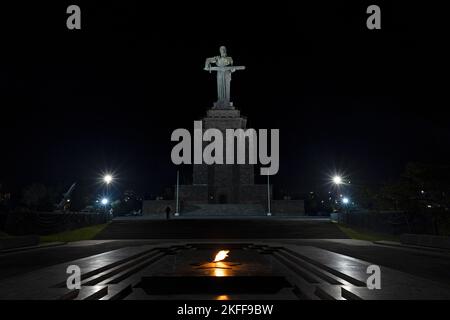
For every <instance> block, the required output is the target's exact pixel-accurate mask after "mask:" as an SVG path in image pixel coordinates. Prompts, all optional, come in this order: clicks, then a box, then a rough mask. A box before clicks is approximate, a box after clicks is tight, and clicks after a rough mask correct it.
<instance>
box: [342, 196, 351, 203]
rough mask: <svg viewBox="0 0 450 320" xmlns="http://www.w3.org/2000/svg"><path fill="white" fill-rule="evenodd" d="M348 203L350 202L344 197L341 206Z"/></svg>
mask: <svg viewBox="0 0 450 320" xmlns="http://www.w3.org/2000/svg"><path fill="white" fill-rule="evenodd" d="M349 202H350V200H349V199H348V198H345V197H344V198H343V199H342V203H343V204H348V203H349Z"/></svg>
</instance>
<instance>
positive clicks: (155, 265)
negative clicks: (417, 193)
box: [0, 218, 450, 300]
mask: <svg viewBox="0 0 450 320" xmlns="http://www.w3.org/2000/svg"><path fill="white" fill-rule="evenodd" d="M97 238H98V239H97V240H89V241H78V242H72V243H66V244H64V243H59V244H55V245H54V246H48V247H42V248H34V249H28V250H19V251H10V252H2V253H0V290H1V292H3V298H6V299H11V298H14V299H16V298H27V299H61V298H62V299H93V298H99V299H100V298H101V299H152V300H155V299H156V300H158V299H186V298H189V297H191V298H201V299H215V298H216V297H217V296H218V295H217V292H216V291H214V290H216V289H217V288H220V286H222V285H223V286H225V287H226V288H227V289H226V290H228V291H227V292H228V293H229V298H230V299H255V298H256V299H288V300H290V299H294V300H295V299H338V300H341V299H431V298H434V299H449V298H450V276H449V273H448V270H449V268H450V252H448V251H445V250H437V249H430V248H414V247H409V246H404V245H401V244H393V243H382V242H381V243H378V242H377V243H374V242H370V241H362V240H352V239H348V238H347V237H346V236H345V234H343V233H342V232H341V231H340V229H339V228H338V227H337V226H336V225H335V224H333V223H331V222H329V221H327V220H325V219H295V220H293V219H290V220H285V219H272V220H268V219H261V218H258V219H253V220H252V219H241V220H231V219H223V220H219V219H210V220H198V219H197V220H194V219H192V220H183V219H179V220H171V221H164V220H160V221H154V220H153V221H152V220H136V221H130V220H127V221H124V220H116V221H113V222H112V223H111V224H110V225H109V226H108V227H107V228H105V229H104V230H103V232H101V233H100V234H98V236H97ZM221 248H222V249H223V248H227V249H229V250H230V258H229V263H230V266H231V267H227V268H225V269H221V268H219V269H216V268H212V269H205V270H204V271H202V267H201V266H202V264H203V265H205V263H206V264H207V262H208V259H210V258H211V256H212V255H213V253H214V252H216V251H217V250H218V249H221ZM202 261H203V262H202ZM30 262H32V263H30ZM72 264H76V265H80V267H82V270H83V274H85V276H83V279H84V280H83V283H84V285H83V287H82V289H81V291H79V292H76V293H74V292H73V291H70V290H68V289H67V288H65V287H64V285H62V284H64V279H65V278H66V277H67V274H66V272H65V270H66V267H67V266H68V265H72ZM371 264H376V265H378V266H380V268H381V270H382V272H383V273H382V274H383V280H382V281H383V282H382V283H383V287H382V290H368V289H367V288H366V287H365V283H364V281H365V280H364V279H366V278H367V274H366V270H365V268H366V267H367V266H368V265H371ZM227 269H230V270H227ZM217 270H219V271H217ZM202 272H203V273H205V272H213V274H212V275H210V276H209V277H213V278H208V275H207V274H203V277H205V276H206V278H202V279H201V280H205V281H202V282H199V287H198V288H197V286H192V283H196V280H195V279H197V278H195V277H197V276H202ZM214 272H219V273H214ZM229 272H231V273H229ZM193 276H194V278H192V277H193ZM217 276H219V277H222V276H228V277H237V278H236V279H238V278H239V277H240V278H239V279H241V278H242V276H244V278H242V279H243V280H242V281H243V282H241V283H242V286H243V287H242V288H238V287H239V286H238V287H236V284H235V283H234V282H233V281H229V280H233V279H231V278H229V279H223V280H220V281H219V280H217V279H216V277H217ZM206 280H208V281H206ZM244 280H245V281H244ZM199 281H200V280H199ZM217 281H219V282H217ZM261 281H267V282H268V283H269V284H270V286H269V287H260V282H261ZM163 283H165V284H167V287H165V286H162V284H163ZM171 283H172V284H173V285H170V284H171ZM177 283H178V284H180V286H181V287H180V286H178V285H175V284H177ZM12 284H14V286H13V285H12ZM210 286H212V289H211V288H210ZM25 287H26V288H27V290H25ZM202 288H204V289H205V290H206V289H207V290H206V291H205V292H202V290H203V289H202ZM214 288H216V289H214ZM292 288H293V289H292ZM194 289H195V290H194ZM217 290H218V289H217ZM224 290H225V289H224ZM236 290H238V291H236ZM246 290H247V291H246ZM271 290H272V291H271ZM191 291H192V292H191ZM266 291H267V292H266Z"/></svg>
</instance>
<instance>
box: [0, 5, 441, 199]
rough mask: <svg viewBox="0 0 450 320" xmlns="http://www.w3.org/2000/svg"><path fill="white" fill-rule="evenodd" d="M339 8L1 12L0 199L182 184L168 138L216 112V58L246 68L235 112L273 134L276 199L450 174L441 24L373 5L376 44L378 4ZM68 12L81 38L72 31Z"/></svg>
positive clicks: (236, 90) (418, 13) (236, 84)
mask: <svg viewBox="0 0 450 320" xmlns="http://www.w3.org/2000/svg"><path fill="white" fill-rule="evenodd" d="M335 2H336V1H335ZM341 2H344V1H341ZM345 2H346V4H344V3H341V4H337V3H334V4H333V2H331V3H325V2H319V1H318V2H315V4H314V5H305V4H303V2H302V4H298V3H299V1H296V3H297V5H295V4H294V2H292V3H282V2H279V3H278V2H277V4H276V5H275V4H273V3H270V4H267V5H264V4H261V3H259V4H256V3H255V4H253V5H251V7H249V8H246V7H244V6H243V4H242V1H241V3H240V4H239V2H237V3H233V2H228V1H227V2H214V3H212V2H207V3H204V4H198V5H196V6H195V7H194V6H193V5H190V4H187V3H186V4H184V5H183V6H180V5H179V4H170V5H167V6H166V7H164V8H161V7H158V6H156V5H148V6H144V5H142V4H139V3H137V2H136V3H135V2H133V1H122V2H114V3H113V2H109V1H108V2H101V3H100V2H95V1H89V2H80V1H78V2H77V1H72V2H70V3H60V4H53V5H50V4H46V5H43V4H41V3H39V4H34V5H31V4H28V5H25V4H23V3H21V4H17V5H15V6H6V7H2V17H1V25H0V27H1V29H0V33H1V35H2V37H1V42H2V49H1V51H2V55H3V58H2V59H1V60H0V68H1V69H0V99H1V102H0V105H1V110H0V116H1V127H0V137H1V141H2V143H1V156H0V164H1V166H0V183H3V184H4V185H6V186H10V187H11V188H15V187H17V186H22V185H24V184H29V183H31V182H43V183H47V184H50V185H52V184H66V185H67V184H70V183H71V182H73V181H91V182H94V181H95V179H97V178H98V177H99V174H100V173H101V172H102V171H105V170H111V171H114V172H116V174H117V176H118V178H119V182H120V186H121V187H122V188H127V189H134V190H136V191H138V192H140V193H144V194H150V193H155V192H157V191H159V190H160V189H161V187H163V186H166V185H170V184H173V183H174V182H175V175H176V167H175V166H174V165H172V164H171V161H170V150H171V148H172V146H173V145H174V144H173V143H171V141H170V134H171V132H172V131H173V130H174V129H176V128H181V127H182V128H188V129H190V130H192V126H193V121H194V120H198V119H200V118H201V117H202V116H203V115H204V114H205V112H206V110H207V109H208V108H209V107H211V106H212V103H213V101H214V100H215V97H216V91H215V90H216V88H215V77H214V76H213V75H210V74H208V73H207V72H205V71H203V70H202V69H203V64H204V59H205V58H206V57H209V56H214V55H217V54H218V47H219V46H220V45H226V46H227V47H228V53H229V55H231V56H232V57H233V59H234V61H235V64H238V65H245V66H246V67H247V69H246V70H245V71H241V72H238V73H235V74H234V77H233V81H232V98H233V101H234V103H235V105H236V106H237V107H238V108H239V109H240V110H241V111H242V114H243V115H245V116H247V117H248V125H249V126H250V127H253V128H278V129H280V140H281V152H280V171H279V173H278V175H277V176H276V177H275V178H274V179H273V181H274V183H275V184H276V185H277V186H278V187H279V188H282V189H287V190H292V191H308V190H316V189H320V188H321V187H322V186H323V185H324V183H325V182H326V180H327V177H328V174H329V173H331V172H333V171H334V170H337V171H339V172H345V173H347V174H348V176H349V178H351V179H352V180H354V181H361V182H364V183H380V182H382V181H385V180H387V179H391V178H395V177H397V176H398V175H399V174H400V173H401V171H402V169H403V167H404V165H405V164H406V162H407V161H425V162H437V163H448V162H449V161H450V151H449V150H450V148H449V146H450V130H449V126H448V115H449V113H448V111H447V109H446V106H448V94H447V92H448V80H447V78H448V74H446V73H445V71H444V70H445V68H446V67H447V65H446V62H445V60H444V57H446V55H447V53H446V52H444V51H443V50H442V45H443V39H444V37H443V33H442V32H441V31H442V30H441V29H439V28H438V26H437V25H435V24H434V23H435V22H436V21H437V20H438V19H434V18H433V16H430V14H433V13H434V12H433V10H436V11H439V10H438V8H424V7H423V6H421V7H416V6H412V5H410V6H408V5H404V4H400V3H398V4H397V5H396V6H394V4H392V3H390V4H388V3H386V4H385V3H384V2H378V4H380V6H381V9H382V30H377V31H370V30H367V28H366V26H365V21H366V18H367V14H366V13H365V10H366V7H367V5H368V4H372V3H371V2H370V3H369V2H360V3H356V2H355V3H354V4H351V3H348V2H347V1H345ZM72 3H77V4H79V5H80V6H81V9H82V30H81V31H69V30H67V29H66V26H65V24H66V22H65V20H66V17H67V15H66V14H65V10H66V7H67V5H68V4H72ZM447 38H448V37H446V38H445V39H447ZM447 57H448V55H447ZM183 170H184V171H183V172H184V174H185V175H186V174H187V172H188V170H187V169H185V168H184V169H183Z"/></svg>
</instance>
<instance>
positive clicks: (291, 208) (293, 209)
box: [271, 200, 305, 216]
mask: <svg viewBox="0 0 450 320" xmlns="http://www.w3.org/2000/svg"><path fill="white" fill-rule="evenodd" d="M271 211H272V214H273V215H277V214H278V215H283V216H285V215H292V216H303V215H305V201H304V200H272V201H271Z"/></svg>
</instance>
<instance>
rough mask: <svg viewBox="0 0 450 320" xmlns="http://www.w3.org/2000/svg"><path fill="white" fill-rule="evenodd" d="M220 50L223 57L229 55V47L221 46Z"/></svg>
mask: <svg viewBox="0 0 450 320" xmlns="http://www.w3.org/2000/svg"><path fill="white" fill-rule="evenodd" d="M219 50H220V56H222V57H226V56H227V48H225V46H221V47H220V49H219Z"/></svg>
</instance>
